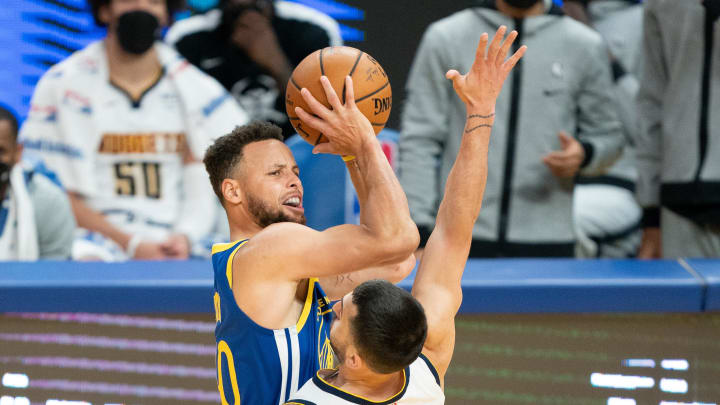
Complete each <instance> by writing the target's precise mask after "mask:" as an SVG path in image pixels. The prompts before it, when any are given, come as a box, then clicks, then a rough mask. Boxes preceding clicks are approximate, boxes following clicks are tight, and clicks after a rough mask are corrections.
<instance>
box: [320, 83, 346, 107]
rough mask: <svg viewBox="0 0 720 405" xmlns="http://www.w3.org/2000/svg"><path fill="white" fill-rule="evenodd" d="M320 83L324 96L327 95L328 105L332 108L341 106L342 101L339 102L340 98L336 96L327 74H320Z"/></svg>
mask: <svg viewBox="0 0 720 405" xmlns="http://www.w3.org/2000/svg"><path fill="white" fill-rule="evenodd" d="M320 84H322V86H323V89H324V90H325V96H326V97H327V100H328V103H330V106H331V107H332V108H333V109H334V110H337V109H339V108H340V107H342V103H340V99H339V98H338V96H337V93H335V89H333V86H332V84H330V80H329V79H328V78H327V76H320Z"/></svg>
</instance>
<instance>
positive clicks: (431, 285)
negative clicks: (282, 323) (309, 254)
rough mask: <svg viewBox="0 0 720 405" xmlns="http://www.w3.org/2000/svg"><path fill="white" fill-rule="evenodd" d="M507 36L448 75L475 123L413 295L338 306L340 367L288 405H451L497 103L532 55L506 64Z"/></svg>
mask: <svg viewBox="0 0 720 405" xmlns="http://www.w3.org/2000/svg"><path fill="white" fill-rule="evenodd" d="M505 32H506V27H505V26H502V27H500V29H499V30H498V31H497V33H496V35H495V37H494V38H493V40H492V43H490V46H489V49H488V50H487V52H486V47H487V45H488V35H487V34H483V35H482V36H481V38H480V44H479V46H478V48H477V52H476V55H475V62H474V64H473V66H472V67H471V70H470V72H469V73H468V74H466V75H460V74H459V73H458V72H457V71H455V70H451V71H449V72H448V73H447V75H446V76H447V78H449V79H451V80H452V81H453V87H454V88H455V91H456V92H457V94H458V96H459V97H460V99H461V100H462V101H463V102H464V103H465V106H466V108H467V119H466V124H465V131H464V134H463V137H462V143H461V146H460V151H459V154H458V157H457V159H456V161H455V164H454V166H453V168H452V170H451V171H450V175H449V177H448V181H447V188H446V190H445V198H444V199H443V201H442V203H441V204H440V208H439V211H438V216H437V222H436V224H435V229H434V231H433V232H432V234H431V236H430V239H429V241H428V243H427V246H426V248H425V252H424V254H423V257H422V259H421V261H420V265H419V268H418V272H417V276H416V278H415V284H414V285H413V289H412V295H411V294H410V293H408V292H407V291H405V290H403V289H401V288H399V287H396V286H394V285H392V284H390V283H388V282H385V281H381V280H374V281H368V282H365V283H363V284H361V285H359V286H358V287H357V288H355V290H354V291H353V292H352V293H350V294H348V295H346V296H345V297H344V298H343V299H342V300H341V301H340V302H338V303H337V304H335V305H334V307H333V311H334V312H335V316H336V318H335V321H334V322H333V325H332V331H331V344H332V348H333V350H334V351H335V355H336V356H337V363H338V364H339V368H337V369H328V370H320V371H318V372H317V374H316V375H315V376H314V377H313V378H312V380H310V381H308V382H307V384H305V385H304V386H303V387H302V389H301V390H300V391H299V392H298V393H297V395H295V396H293V399H292V400H290V401H289V402H288V404H303V405H309V404H317V405H326V404H332V405H342V404H377V403H383V404H411V403H412V404H421V403H422V404H433V405H436V404H437V405H439V404H443V403H444V402H445V395H444V393H443V384H444V383H443V381H444V376H445V372H446V370H447V368H448V366H449V364H450V360H451V358H452V353H453V349H454V346H455V323H454V318H455V314H456V313H457V311H458V309H459V308H460V302H461V301H462V290H461V288H460V279H461V277H462V273H463V269H464V268H465V263H466V261H467V256H468V252H469V250H470V243H471V241H472V228H473V224H474V223H475V219H476V218H477V216H478V214H479V211H480V206H481V203H482V196H483V193H484V190H485V182H486V179H487V155H488V144H489V141H490V130H491V128H492V125H493V122H494V115H495V100H496V98H497V96H498V94H499V93H500V89H501V87H502V85H503V82H504V81H505V78H506V77H507V75H508V73H509V72H510V70H511V69H512V68H513V66H515V64H516V63H517V61H518V60H519V59H520V58H521V57H522V56H523V54H524V53H525V50H526V49H527V48H526V47H524V46H523V47H521V48H520V49H519V50H518V51H517V52H516V53H515V54H514V55H513V56H512V57H511V58H509V59H507V60H506V56H507V54H508V50H509V49H510V46H511V44H512V43H513V41H514V40H515V38H516V36H517V32H516V31H513V32H512V33H510V35H509V36H508V37H507V39H506V40H505V41H504V42H502V40H503V37H504V36H505ZM423 308H424V311H423Z"/></svg>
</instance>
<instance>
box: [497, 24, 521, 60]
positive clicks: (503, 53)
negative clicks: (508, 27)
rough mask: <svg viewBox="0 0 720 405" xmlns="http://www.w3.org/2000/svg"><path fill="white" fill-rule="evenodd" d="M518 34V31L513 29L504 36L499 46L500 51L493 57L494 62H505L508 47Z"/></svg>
mask: <svg viewBox="0 0 720 405" xmlns="http://www.w3.org/2000/svg"><path fill="white" fill-rule="evenodd" d="M517 36H518V32H517V31H515V30H513V31H512V32H511V33H510V35H508V37H507V38H505V42H503V44H502V47H501V48H500V52H498V54H497V57H496V58H495V63H496V64H502V63H503V62H505V58H507V54H508V52H509V51H510V47H511V46H512V44H513V43H514V42H515V39H516V38H517Z"/></svg>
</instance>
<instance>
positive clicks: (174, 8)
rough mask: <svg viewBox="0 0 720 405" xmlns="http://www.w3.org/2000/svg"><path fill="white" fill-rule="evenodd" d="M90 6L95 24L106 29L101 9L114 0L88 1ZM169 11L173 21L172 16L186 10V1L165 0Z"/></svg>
mask: <svg viewBox="0 0 720 405" xmlns="http://www.w3.org/2000/svg"><path fill="white" fill-rule="evenodd" d="M87 2H88V4H89V5H90V11H91V12H92V16H93V19H94V20H95V24H96V25H97V26H98V27H105V26H107V24H105V23H104V22H102V21H100V8H101V7H103V6H107V5H109V4H110V3H112V2H113V0H87ZM165 3H166V5H167V10H168V16H169V17H170V18H171V19H172V16H173V15H174V14H175V13H177V12H178V11H180V10H182V9H183V8H185V0H165Z"/></svg>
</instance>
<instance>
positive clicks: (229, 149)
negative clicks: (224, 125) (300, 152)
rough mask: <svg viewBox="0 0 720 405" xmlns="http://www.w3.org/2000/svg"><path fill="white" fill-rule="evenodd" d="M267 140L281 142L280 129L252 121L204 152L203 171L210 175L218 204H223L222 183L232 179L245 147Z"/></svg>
mask: <svg viewBox="0 0 720 405" xmlns="http://www.w3.org/2000/svg"><path fill="white" fill-rule="evenodd" d="M269 139H275V140H278V141H280V142H282V141H283V135H282V129H280V127H278V126H277V125H275V124H271V123H268V122H263V121H253V122H251V123H249V124H247V125H243V126H241V127H235V129H234V130H233V131H232V132H231V133H229V134H227V135H223V136H221V137H220V138H218V139H216V140H215V142H214V143H213V144H212V145H210V147H209V148H208V149H207V151H205V157H204V158H203V163H204V164H205V170H206V171H207V172H208V174H209V175H210V183H211V184H212V187H213V191H215V194H216V195H217V197H218V198H219V199H220V203H223V204H224V202H225V199H224V198H223V195H222V182H223V180H225V179H228V178H231V177H232V175H233V173H234V172H235V168H236V167H237V166H238V164H240V161H241V160H242V157H243V149H245V146H246V145H248V144H251V143H253V142H260V141H266V140H269Z"/></svg>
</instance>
